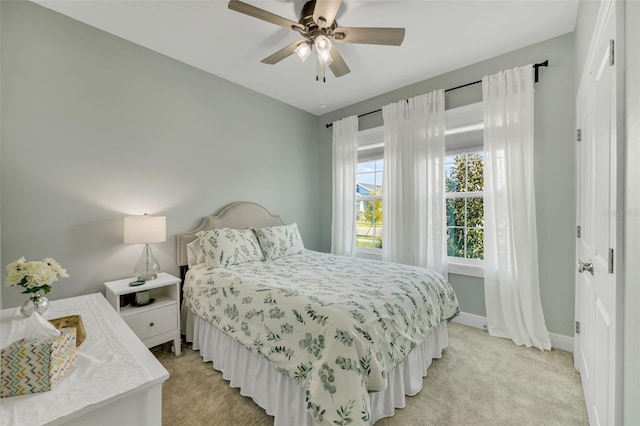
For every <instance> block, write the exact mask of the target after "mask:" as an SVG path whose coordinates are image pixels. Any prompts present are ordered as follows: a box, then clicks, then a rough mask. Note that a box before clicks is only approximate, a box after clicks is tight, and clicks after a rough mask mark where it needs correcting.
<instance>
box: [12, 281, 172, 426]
mask: <svg viewBox="0 0 640 426" xmlns="http://www.w3.org/2000/svg"><path fill="white" fill-rule="evenodd" d="M19 315H20V313H19V312H18V311H17V308H11V309H4V310H2V311H0V345H1V346H5V341H4V339H6V338H7V335H8V332H9V329H10V325H11V319H12V317H14V316H19ZM67 315H80V316H82V321H83V323H84V326H85V329H86V332H87V337H86V339H85V341H84V343H82V345H80V346H79V347H78V352H77V358H76V369H75V370H74V371H73V372H72V373H71V374H70V375H69V376H67V377H65V378H64V379H63V380H62V381H61V382H60V383H59V384H58V385H57V386H56V387H54V388H53V389H52V390H50V391H48V392H41V393H34V394H29V395H21V396H14V397H9V398H2V399H1V400H0V425H3V426H4V425H7V426H8V425H12V426H13V425H16V426H19V425H62V424H64V425H91V426H111V425H161V424H162V383H163V382H164V381H165V380H167V379H168V378H169V373H168V372H167V370H165V368H164V367H163V366H162V364H160V363H159V362H158V360H157V359H156V358H155V357H154V356H153V355H152V354H151V352H149V350H148V349H147V348H146V347H145V345H144V344H143V343H142V342H141V341H140V339H139V338H138V337H137V336H136V335H135V334H134V333H133V332H132V331H131V329H130V328H129V327H128V326H127V325H126V324H125V322H124V321H123V320H122V318H121V317H120V315H118V314H117V313H116V311H115V310H114V309H113V308H112V307H111V306H110V305H109V303H108V302H107V300H106V299H105V298H104V296H103V295H102V294H100V293H96V294H90V295H86V296H79V297H72V298H68V299H62V300H55V301H52V302H51V304H50V306H49V309H48V310H47V312H45V314H44V315H43V316H44V317H45V318H47V319H52V318H58V317H63V316H67Z"/></svg>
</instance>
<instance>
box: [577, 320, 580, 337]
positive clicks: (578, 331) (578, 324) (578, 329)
mask: <svg viewBox="0 0 640 426" xmlns="http://www.w3.org/2000/svg"><path fill="white" fill-rule="evenodd" d="M576 334H580V321H576Z"/></svg>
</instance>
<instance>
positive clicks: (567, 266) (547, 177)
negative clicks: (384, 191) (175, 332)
mask: <svg viewBox="0 0 640 426" xmlns="http://www.w3.org/2000/svg"><path fill="white" fill-rule="evenodd" d="M545 59H549V64H550V65H549V68H541V69H540V77H541V82H540V83H538V84H536V93H535V176H536V181H535V185H536V202H537V218H538V244H539V264H540V287H541V297H542V306H543V310H544V314H545V319H546V323H547V327H548V329H549V331H550V332H554V333H558V334H562V335H567V336H572V335H573V321H574V319H573V318H574V276H573V270H574V257H575V256H574V252H575V247H574V242H575V240H574V238H575V228H574V226H575V224H574V222H575V188H574V186H575V185H574V173H575V164H574V143H575V142H574V131H573V129H574V115H575V106H574V99H575V96H574V56H573V34H566V35H563V36H560V37H556V38H554V39H551V40H547V41H545V42H542V43H538V44H535V45H532V46H529V47H525V48H523V49H519V50H516V51H513V52H510V53H507V54H505V55H501V56H498V57H495V58H492V59H489V60H486V61H483V62H480V63H477V64H474V65H471V66H468V67H465V68H461V69H458V70H455V71H452V72H449V73H447V74H443V75H441V76H438V77H434V78H431V79H428V80H425V81H422V82H419V83H416V84H413V85H410V86H407V87H404V88H401V89H398V90H395V91H393V92H390V93H387V94H384V95H381V96H378V97H375V98H372V99H368V100H366V101H363V102H360V103H358V104H355V105H352V106H349V107H347V108H344V109H341V110H339V111H335V112H332V113H329V114H326V115H324V116H322V117H320V121H319V125H318V133H319V135H320V138H319V141H318V143H319V144H320V148H319V151H320V156H321V157H320V158H321V160H320V180H321V186H320V188H321V191H320V197H321V200H320V208H321V215H320V218H321V232H320V238H321V240H320V243H321V247H322V248H323V249H324V250H328V249H329V248H330V245H331V241H330V237H331V135H332V132H331V129H326V128H325V124H326V123H330V122H332V121H335V120H337V119H340V118H343V117H347V116H350V115H354V114H361V113H365V112H369V111H373V110H376V109H378V108H380V107H381V106H383V105H386V104H389V103H391V102H395V101H398V100H400V99H405V98H408V97H411V96H416V95H419V94H422V93H427V92H429V91H432V90H435V89H447V88H450V87H455V86H458V85H461V84H465V83H469V82H471V81H476V80H479V79H480V78H482V77H483V76H485V75H488V74H493V73H496V72H498V71H500V70H503V69H507V68H514V67H517V66H522V65H526V64H529V63H536V62H541V61H544V60H545ZM481 98H482V91H481V87H480V86H479V85H476V86H472V87H469V88H466V89H462V90H458V91H454V92H450V93H448V94H447V96H446V107H447V108H454V107H457V106H462V105H467V104H469V103H473V102H479V101H481ZM380 125H382V116H381V114H373V115H370V116H367V117H364V118H362V119H360V129H361V130H362V129H367V128H370V127H374V126H380ZM449 279H450V281H451V284H452V285H453V287H454V289H455V291H456V293H457V294H458V296H459V298H460V301H461V309H462V310H463V311H465V312H468V313H472V314H476V315H483V316H484V315H486V311H485V306H484V289H483V280H482V279H480V278H471V277H463V276H459V275H454V274H450V276H449Z"/></svg>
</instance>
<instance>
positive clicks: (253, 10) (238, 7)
mask: <svg viewBox="0 0 640 426" xmlns="http://www.w3.org/2000/svg"><path fill="white" fill-rule="evenodd" d="M228 7H229V9H231V10H235V11H236V12H240V13H244V14H245V15H249V16H253V17H254V18H258V19H262V20H263V21H267V22H270V23H272V24H276V25H279V26H281V27H283V28H286V29H288V30H292V29H294V28H300V29H304V27H303V26H302V25H301V24H299V23H298V22H295V21H292V20H291V19H287V18H283V17H282V16H280V15H276V14H275V13H271V12H267V11H266V10H264V9H260V8H259V7H255V6H251V5H250V4H248V3H244V2H241V1H240V0H230V1H229V5H228Z"/></svg>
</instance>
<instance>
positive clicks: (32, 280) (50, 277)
mask: <svg viewBox="0 0 640 426" xmlns="http://www.w3.org/2000/svg"><path fill="white" fill-rule="evenodd" d="M58 277H62V278H67V277H69V275H68V274H67V270H66V269H64V268H63V267H62V266H60V264H59V263H58V262H56V261H55V260H54V259H51V258H50V257H48V258H46V259H43V260H34V261H31V262H26V261H25V260H24V257H21V258H20V259H18V260H16V261H14V262H11V263H9V264H8V265H7V277H6V278H5V284H6V285H7V287H10V286H14V285H19V286H21V287H23V288H24V291H23V292H22V293H37V292H38V291H43V292H44V293H45V294H46V293H49V292H50V291H51V284H52V283H54V282H55V281H58Z"/></svg>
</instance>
